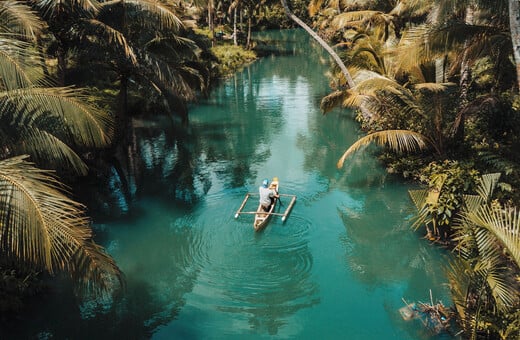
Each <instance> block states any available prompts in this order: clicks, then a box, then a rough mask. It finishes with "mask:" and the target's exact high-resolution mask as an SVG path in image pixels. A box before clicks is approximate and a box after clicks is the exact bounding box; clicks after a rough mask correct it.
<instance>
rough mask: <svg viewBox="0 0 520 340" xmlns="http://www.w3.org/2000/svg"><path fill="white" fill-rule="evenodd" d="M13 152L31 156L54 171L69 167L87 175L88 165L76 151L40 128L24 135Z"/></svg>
mask: <svg viewBox="0 0 520 340" xmlns="http://www.w3.org/2000/svg"><path fill="white" fill-rule="evenodd" d="M12 151H13V153H14V154H16V155H23V154H29V155H31V156H32V159H34V160H35V161H36V162H38V163H39V164H42V163H43V164H45V165H49V166H50V167H51V168H52V169H57V168H59V167H66V166H67V165H68V166H70V167H71V168H72V170H74V171H75V172H77V173H78V174H81V175H86V174H87V170H88V168H87V165H86V164H85V163H84V162H83V160H82V159H81V158H80V157H79V156H78V154H77V153H76V152H75V151H74V150H72V149H71V148H70V147H69V146H68V145H67V144H66V143H64V142H63V141H62V140H60V139H59V138H58V137H56V136H55V135H53V134H51V133H49V132H47V131H44V130H40V129H38V128H32V129H30V130H28V131H26V132H25V133H23V134H22V135H21V136H20V140H19V142H18V143H16V144H15V145H14V146H13V150H12Z"/></svg>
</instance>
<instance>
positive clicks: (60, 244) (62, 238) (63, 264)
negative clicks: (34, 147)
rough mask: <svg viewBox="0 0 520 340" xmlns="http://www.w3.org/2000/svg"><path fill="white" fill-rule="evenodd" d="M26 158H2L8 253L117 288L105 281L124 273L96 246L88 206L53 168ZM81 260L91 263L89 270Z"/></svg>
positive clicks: (2, 218)
mask: <svg viewBox="0 0 520 340" xmlns="http://www.w3.org/2000/svg"><path fill="white" fill-rule="evenodd" d="M26 158H27V156H18V157H13V158H10V159H6V160H2V161H0V189H1V190H0V208H1V209H0V247H1V250H2V253H3V254H7V256H10V257H13V259H14V258H16V259H17V260H18V261H20V262H21V263H25V264H26V265H30V266H31V267H33V268H39V269H42V268H43V269H45V270H47V271H49V272H51V273H53V272H56V271H61V270H65V269H71V267H73V268H74V272H77V273H81V274H82V275H79V276H78V278H79V277H81V278H82V280H83V282H88V283H89V284H96V285H97V286H98V287H101V288H103V287H111V285H110V284H106V282H104V281H107V280H109V281H113V280H114V277H115V278H116V280H119V279H121V277H122V276H121V273H120V271H119V269H118V268H117V266H115V264H114V263H113V260H111V259H110V258H109V257H108V256H106V254H104V253H103V252H102V250H101V248H100V247H95V246H93V245H92V240H91V237H92V231H91V229H90V221H89V219H88V218H87V217H86V216H85V208H84V206H83V205H81V204H80V203H77V202H75V201H73V200H71V199H70V198H68V197H67V196H66V195H65V194H64V188H63V186H62V185H61V183H59V182H58V181H57V179H56V178H55V177H53V176H51V173H50V172H49V171H44V170H40V169H38V168H35V167H34V166H33V165H32V163H29V162H27V161H26ZM72 259H74V261H71V260H72ZM80 263H88V264H89V266H88V270H85V268H83V267H82V266H81V265H79V264H80ZM101 272H103V274H102V275H101V274H100V273H101Z"/></svg>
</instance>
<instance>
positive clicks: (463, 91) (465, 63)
mask: <svg viewBox="0 0 520 340" xmlns="http://www.w3.org/2000/svg"><path fill="white" fill-rule="evenodd" d="M465 23H466V24H468V25H472V24H473V7H472V4H469V5H468V7H467V8H466V18H465ZM469 45H470V42H469V40H468V39H466V41H464V52H463V54H462V61H461V65H460V80H459V87H460V96H459V106H458V109H457V116H456V117H455V122H454V124H453V127H452V131H451V133H452V136H453V138H454V140H455V142H458V143H462V142H463V141H464V123H465V119H466V117H465V112H466V110H465V108H466V106H467V105H468V103H469V99H468V94H469V86H470V83H471V78H472V73H471V68H470V65H469V58H468V48H469ZM459 145H460V144H459Z"/></svg>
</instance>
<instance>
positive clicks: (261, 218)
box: [235, 177, 296, 231]
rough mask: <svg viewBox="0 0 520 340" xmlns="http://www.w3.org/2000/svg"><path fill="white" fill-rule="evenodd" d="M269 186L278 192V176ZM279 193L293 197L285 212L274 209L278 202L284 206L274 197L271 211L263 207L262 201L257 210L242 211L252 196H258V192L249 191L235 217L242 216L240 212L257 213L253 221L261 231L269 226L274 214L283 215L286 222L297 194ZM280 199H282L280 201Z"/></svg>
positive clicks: (283, 220)
mask: <svg viewBox="0 0 520 340" xmlns="http://www.w3.org/2000/svg"><path fill="white" fill-rule="evenodd" d="M269 187H270V188H271V189H275V190H276V192H278V188H279V181H278V177H274V178H273V180H272V181H271V184H270V186H269ZM278 195H279V196H285V197H290V198H291V202H290V203H289V205H288V206H287V208H286V209H285V211H284V212H283V214H281V213H275V212H274V209H275V207H276V206H277V205H278V204H280V206H283V205H282V201H280V200H279V199H277V198H274V201H273V204H272V205H271V208H270V209H269V211H264V209H263V208H262V205H261V204H260V203H259V204H258V208H257V209H256V211H242V209H243V208H244V207H245V205H246V203H247V201H248V200H249V198H250V197H251V196H258V193H247V194H246V197H245V198H244V200H243V201H242V204H241V205H240V208H238V210H237V212H236V213H235V218H238V216H240V214H252V215H255V220H254V222H253V228H254V230H255V231H261V230H262V229H264V228H265V227H266V226H267V224H268V223H269V220H270V219H271V216H273V215H276V216H281V217H282V222H285V219H286V218H287V216H288V215H289V213H290V212H291V209H292V207H293V205H294V203H295V202H296V196H295V195H284V194H278ZM278 201H280V202H278Z"/></svg>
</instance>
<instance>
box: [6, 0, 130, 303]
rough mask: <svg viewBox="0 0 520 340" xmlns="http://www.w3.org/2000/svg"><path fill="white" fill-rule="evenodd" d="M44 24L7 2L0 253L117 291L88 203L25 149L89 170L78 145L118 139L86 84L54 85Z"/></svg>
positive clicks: (118, 278) (91, 287) (94, 288)
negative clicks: (45, 72) (39, 40)
mask: <svg viewBox="0 0 520 340" xmlns="http://www.w3.org/2000/svg"><path fill="white" fill-rule="evenodd" d="M42 26H43V25H42V23H41V21H39V19H38V17H37V16H36V15H35V14H34V13H33V12H32V11H31V10H30V8H28V7H26V6H24V5H22V4H20V3H18V2H14V1H4V2H1V3H0V30H1V31H0V46H2V48H0V121H1V122H2V124H1V125H0V126H1V127H0V159H2V160H1V161H0V187H1V190H0V193H1V194H0V253H1V254H2V260H5V261H9V262H10V264H15V265H16V266H18V267H23V268H30V269H35V270H46V271H48V272H50V273H55V272H57V271H65V272H67V273H69V274H70V275H71V277H72V278H73V279H74V281H75V283H76V284H77V287H78V289H79V291H80V292H87V293H95V294H98V293H103V292H109V291H112V290H113V289H115V288H117V287H118V286H121V284H122V274H121V272H120V271H119V269H118V268H117V266H116V265H115V263H114V262H113V260H112V259H111V258H110V257H109V256H108V255H107V254H106V253H105V252H104V250H103V249H102V248H101V247H99V246H98V245H96V244H95V243H94V242H93V241H92V231H91V229H90V222H89V220H88V219H87V218H86V217H85V215H84V213H85V209H84V207H83V206H81V205H80V204H78V203H76V202H74V201H72V200H70V199H69V198H67V196H66V195H65V194H64V193H65V191H64V190H63V186H62V185H61V184H60V183H59V182H58V181H57V179H56V177H53V176H52V175H51V172H50V171H45V170H40V169H38V168H36V167H35V166H34V165H33V164H32V163H29V162H27V160H26V159H27V157H28V156H27V155H23V154H24V153H28V154H31V157H33V158H34V159H36V160H38V161H39V163H40V164H47V165H49V164H50V165H52V164H54V165H55V166H56V167H58V166H62V167H65V168H69V167H72V168H73V169H75V170H77V171H79V172H84V171H86V166H85V164H84V162H83V160H82V159H81V158H80V156H79V155H78V154H77V153H76V152H75V151H74V148H76V147H98V146H106V145H107V144H108V143H109V142H110V139H111V129H112V128H111V127H112V120H111V119H110V116H108V115H107V114H106V113H105V112H102V111H100V110H98V109H96V108H95V107H93V106H92V105H87V104H85V101H84V99H85V98H84V96H83V95H82V92H81V90H77V89H74V88H70V87H69V88H55V87H50V86H49V85H50V84H51V83H52V82H51V81H50V80H49V79H47V78H45V77H43V76H42V73H41V70H42V67H41V66H40V63H41V62H43V61H42V60H41V59H40V58H39V54H38V50H37V48H36V47H35V46H34V45H33V44H30V43H28V42H26V41H27V40H28V38H31V37H32V38H35V36H36V35H37V34H38V31H39V29H40V28H41V27H42ZM27 34H28V35H27ZM33 40H36V39H33Z"/></svg>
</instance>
